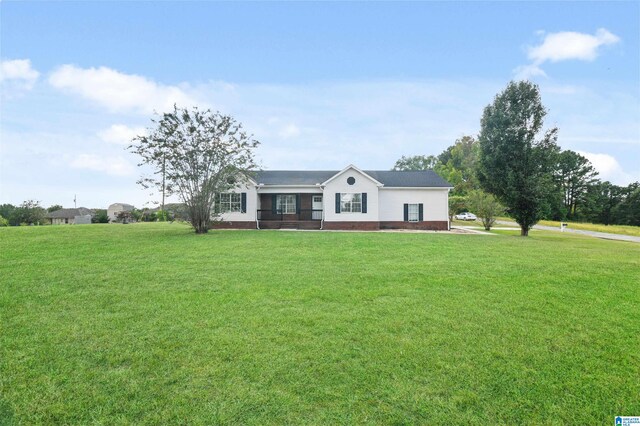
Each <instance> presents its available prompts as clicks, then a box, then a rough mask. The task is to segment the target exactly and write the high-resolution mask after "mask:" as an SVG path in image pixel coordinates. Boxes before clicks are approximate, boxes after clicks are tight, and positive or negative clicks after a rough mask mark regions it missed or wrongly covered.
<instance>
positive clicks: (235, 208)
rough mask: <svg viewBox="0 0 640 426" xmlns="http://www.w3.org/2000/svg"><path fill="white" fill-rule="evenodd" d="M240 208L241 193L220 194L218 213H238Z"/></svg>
mask: <svg viewBox="0 0 640 426" xmlns="http://www.w3.org/2000/svg"><path fill="white" fill-rule="evenodd" d="M241 209H242V201H241V195H240V194H239V193H235V192H226V193H221V194H220V213H239V212H240V211H241Z"/></svg>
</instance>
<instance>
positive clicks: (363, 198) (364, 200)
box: [362, 192, 367, 213]
mask: <svg viewBox="0 0 640 426" xmlns="http://www.w3.org/2000/svg"><path fill="white" fill-rule="evenodd" d="M366 212H367V193H366V192H363V193H362V213H366Z"/></svg>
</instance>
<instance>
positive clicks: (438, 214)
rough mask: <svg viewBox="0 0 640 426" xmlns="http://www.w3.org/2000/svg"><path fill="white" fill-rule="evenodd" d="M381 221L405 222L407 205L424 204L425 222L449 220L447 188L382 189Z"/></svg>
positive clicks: (380, 197)
mask: <svg viewBox="0 0 640 426" xmlns="http://www.w3.org/2000/svg"><path fill="white" fill-rule="evenodd" d="M379 199H380V221H381V222H386V221H390V222H391V221H393V222H396V221H403V220H404V205H405V204H420V203H422V204H423V220H424V221H448V220H449V215H448V212H449V191H448V189H447V188H433V189H426V188H424V189H417V188H406V189H404V188H384V187H383V188H380V193H379Z"/></svg>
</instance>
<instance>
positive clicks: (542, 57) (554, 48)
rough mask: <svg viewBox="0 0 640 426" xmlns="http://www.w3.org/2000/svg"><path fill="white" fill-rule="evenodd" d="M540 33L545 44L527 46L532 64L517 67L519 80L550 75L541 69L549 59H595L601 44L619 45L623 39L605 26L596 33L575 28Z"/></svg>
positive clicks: (558, 60) (555, 60)
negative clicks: (577, 30) (579, 30)
mask: <svg viewBox="0 0 640 426" xmlns="http://www.w3.org/2000/svg"><path fill="white" fill-rule="evenodd" d="M536 34H538V35H539V36H543V37H544V38H543V40H542V43H541V44H539V45H537V46H530V47H529V48H528V49H527V57H528V58H529V60H531V61H532V63H531V64H528V65H522V66H519V67H517V68H516V69H514V70H513V71H514V73H515V78H517V79H529V78H532V77H538V76H541V77H546V76H547V74H546V73H545V72H544V70H543V69H542V68H540V66H541V65H542V64H544V63H545V62H560V61H568V60H580V61H593V60H595V59H596V58H597V57H598V54H599V53H600V48H601V47H603V46H608V45H612V44H616V43H618V42H619V41H620V37H618V36H617V35H615V34H613V33H611V32H609V31H608V30H606V29H604V28H599V29H598V30H597V31H596V33H595V35H591V34H585V33H578V32H574V31H562V32H558V33H549V34H546V35H545V33H544V32H542V31H538V32H536Z"/></svg>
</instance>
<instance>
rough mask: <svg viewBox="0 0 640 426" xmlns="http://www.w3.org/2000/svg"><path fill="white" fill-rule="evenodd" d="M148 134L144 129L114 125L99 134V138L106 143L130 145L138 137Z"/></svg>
mask: <svg viewBox="0 0 640 426" xmlns="http://www.w3.org/2000/svg"><path fill="white" fill-rule="evenodd" d="M146 134H147V129H145V128H144V127H129V126H125V125H124V124H114V125H112V126H111V127H109V128H107V129H104V130H101V131H99V132H98V137H99V138H100V139H102V140H103V141H105V142H108V143H113V144H117V145H129V144H130V143H131V140H132V139H133V138H135V137H136V136H143V135H146Z"/></svg>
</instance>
